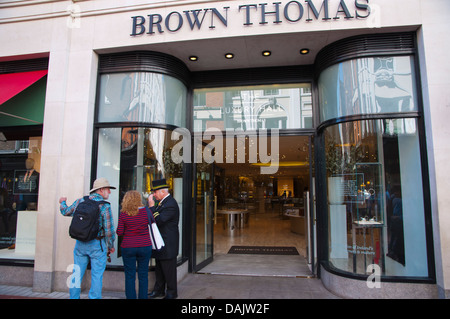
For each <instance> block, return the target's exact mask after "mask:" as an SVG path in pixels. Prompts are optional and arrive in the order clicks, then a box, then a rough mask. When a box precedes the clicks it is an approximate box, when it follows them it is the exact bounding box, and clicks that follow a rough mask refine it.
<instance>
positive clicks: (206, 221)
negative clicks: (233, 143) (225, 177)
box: [193, 163, 215, 271]
mask: <svg viewBox="0 0 450 319" xmlns="http://www.w3.org/2000/svg"><path fill="white" fill-rule="evenodd" d="M194 183H195V184H194V191H195V193H194V199H195V214H194V215H195V217H194V218H195V221H194V223H195V244H194V262H193V266H194V271H197V270H199V269H201V268H203V267H204V266H206V265H207V264H209V263H210V262H211V261H212V259H213V247H214V244H213V227H214V207H215V205H214V164H207V163H200V164H196V172H195V181H194Z"/></svg>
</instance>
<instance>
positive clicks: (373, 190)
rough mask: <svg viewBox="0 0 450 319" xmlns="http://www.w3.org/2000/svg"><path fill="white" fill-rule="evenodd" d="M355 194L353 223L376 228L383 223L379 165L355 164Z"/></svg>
mask: <svg viewBox="0 0 450 319" xmlns="http://www.w3.org/2000/svg"><path fill="white" fill-rule="evenodd" d="M355 177H356V181H357V194H356V197H355V199H356V200H355V206H356V212H355V213H354V214H353V223H355V224H358V225H361V226H363V225H366V226H376V225H381V224H383V223H384V213H383V212H384V202H385V199H384V197H385V196H384V194H385V192H384V187H383V179H382V165H381V163H378V162H377V163H356V164H355Z"/></svg>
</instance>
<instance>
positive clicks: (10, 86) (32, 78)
mask: <svg viewBox="0 0 450 319" xmlns="http://www.w3.org/2000/svg"><path fill="white" fill-rule="evenodd" d="M47 72H48V71H47V70H42V71H31V72H20V73H6V74H0V105H1V104H3V103H5V102H6V101H8V100H9V99H10V98H12V97H13V96H15V95H17V94H19V93H20V92H22V91H23V90H25V89H26V88H27V87H29V86H30V85H32V84H33V83H35V82H36V81H38V80H39V79H41V78H42V77H44V76H45V75H46V74H47Z"/></svg>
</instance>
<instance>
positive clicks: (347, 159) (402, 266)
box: [325, 119, 428, 277]
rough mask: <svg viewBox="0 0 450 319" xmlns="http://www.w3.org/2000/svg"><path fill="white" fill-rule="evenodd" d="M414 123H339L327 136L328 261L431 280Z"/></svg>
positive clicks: (359, 270) (346, 267)
mask: <svg viewBox="0 0 450 319" xmlns="http://www.w3.org/2000/svg"><path fill="white" fill-rule="evenodd" d="M416 126H417V123H416V120H415V119H395V120H367V121H354V122H348V123H341V124H338V125H334V126H330V127H328V128H326V130H325V158H326V168H327V186H328V187H327V190H328V218H329V236H330V237H329V256H328V257H329V261H330V262H331V264H332V265H333V266H334V267H336V268H339V269H341V270H344V271H348V272H352V273H355V274H366V271H367V267H368V266H369V265H371V264H376V265H378V266H379V267H380V269H381V272H382V274H383V275H386V276H419V277H420V276H423V277H426V276H428V267H427V251H426V237H425V218H424V203H423V189H422V174H421V160H420V150H419V137H418V133H417V130H416V129H415V127H416Z"/></svg>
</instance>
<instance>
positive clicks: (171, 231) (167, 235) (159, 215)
mask: <svg viewBox="0 0 450 319" xmlns="http://www.w3.org/2000/svg"><path fill="white" fill-rule="evenodd" d="M168 188H169V186H168V185H167V183H166V180H165V179H160V180H155V181H153V182H152V191H153V194H151V195H150V196H149V198H148V206H149V207H150V210H151V211H152V213H153V217H155V221H156V224H157V225H158V229H159V231H160V233H161V236H162V238H163V240H164V247H163V248H162V249H161V250H160V251H156V250H154V251H153V253H152V257H153V258H155V260H156V265H155V277H156V280H155V286H154V288H153V291H152V292H151V293H150V294H149V295H148V296H149V298H156V297H162V296H165V297H164V299H175V298H177V296H178V294H177V256H178V246H179V236H180V235H179V231H178V221H179V219H180V209H179V207H178V203H177V201H176V200H175V198H173V197H172V196H171V195H170V194H169V189H168ZM155 199H156V200H157V201H159V203H158V205H155Z"/></svg>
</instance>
